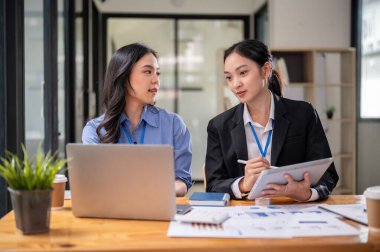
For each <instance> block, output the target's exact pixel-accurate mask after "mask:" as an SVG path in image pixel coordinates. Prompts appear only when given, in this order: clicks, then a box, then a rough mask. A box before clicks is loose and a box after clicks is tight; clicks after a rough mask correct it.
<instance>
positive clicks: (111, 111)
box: [96, 43, 158, 143]
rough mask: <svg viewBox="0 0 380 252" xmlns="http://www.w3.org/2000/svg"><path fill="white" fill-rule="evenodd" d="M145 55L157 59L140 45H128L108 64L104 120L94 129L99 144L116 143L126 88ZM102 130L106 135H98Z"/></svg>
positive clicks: (151, 51)
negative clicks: (138, 63)
mask: <svg viewBox="0 0 380 252" xmlns="http://www.w3.org/2000/svg"><path fill="white" fill-rule="evenodd" d="M147 53H151V54H153V55H154V56H155V57H156V58H158V56H157V53H156V52H155V51H154V50H153V49H151V48H149V47H147V46H146V45H143V44H140V43H134V44H129V45H126V46H123V47H121V48H120V49H118V50H117V51H116V52H115V53H114V54H113V55H112V57H111V60H110V62H109V64H108V67H107V71H106V75H105V79H104V85H103V108H104V119H103V121H102V122H101V123H100V124H99V126H98V127H97V128H96V133H97V134H98V136H99V142H100V143H116V142H117V141H118V139H119V137H120V125H119V118H120V115H121V114H122V113H123V111H124V107H125V103H126V97H127V96H126V90H127V88H126V87H127V86H126V85H128V86H129V87H131V84H130V76H131V72H132V69H133V67H134V65H135V64H136V63H137V62H138V61H139V60H140V59H141V58H142V57H144V56H145V55H146V54H147ZM102 128H104V129H105V131H106V133H105V134H104V135H101V134H100V130H101V129H102Z"/></svg>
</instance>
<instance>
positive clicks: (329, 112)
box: [325, 105, 335, 119]
mask: <svg viewBox="0 0 380 252" xmlns="http://www.w3.org/2000/svg"><path fill="white" fill-rule="evenodd" d="M325 112H326V116H327V119H331V118H333V116H334V112H335V107H334V106H333V105H331V106H327V108H326V109H325Z"/></svg>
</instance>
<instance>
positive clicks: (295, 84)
mask: <svg viewBox="0 0 380 252" xmlns="http://www.w3.org/2000/svg"><path fill="white" fill-rule="evenodd" d="M287 87H306V88H312V87H314V85H313V83H310V82H290V83H289V84H288V86H287Z"/></svg>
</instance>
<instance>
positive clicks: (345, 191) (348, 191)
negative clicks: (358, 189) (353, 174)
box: [332, 186, 353, 195]
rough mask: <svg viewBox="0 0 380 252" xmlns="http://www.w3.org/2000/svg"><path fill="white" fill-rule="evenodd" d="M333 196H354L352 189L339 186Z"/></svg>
mask: <svg viewBox="0 0 380 252" xmlns="http://www.w3.org/2000/svg"><path fill="white" fill-rule="evenodd" d="M332 194H334V195H341V194H346V195H348V194H349V195H351V194H353V190H352V189H351V188H347V187H342V186H338V187H336V188H335V189H334V191H333V193H332Z"/></svg>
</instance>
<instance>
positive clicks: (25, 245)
mask: <svg viewBox="0 0 380 252" xmlns="http://www.w3.org/2000/svg"><path fill="white" fill-rule="evenodd" d="M361 200H363V199H362V196H331V197H330V198H329V199H328V200H326V201H324V203H329V204H352V203H358V202H360V201H361ZM272 202H273V204H294V202H292V201H291V200H289V199H286V198H281V199H275V200H273V201H272ZM177 203H182V204H184V203H187V199H186V198H178V199H177ZM231 204H232V205H251V204H253V202H250V201H233V202H231ZM347 223H349V224H352V225H353V226H355V227H357V228H358V229H359V230H360V235H358V236H343V237H318V238H293V239H211V238H169V237H167V236H166V233H167V230H168V226H169V222H164V221H134V220H113V219H90V218H75V217H74V216H73V215H72V213H71V201H66V202H65V208H64V209H63V210H57V211H52V212H51V223H50V232H49V233H45V234H37V235H29V236H26V235H22V234H20V233H18V232H17V231H16V227H15V223H14V215H13V212H11V213H9V214H8V215H6V216H5V217H4V218H2V219H1V220H0V251H181V252H185V251H248V250H249V251H255V252H258V251H281V252H285V251H302V252H310V251H318V252H328V251H333V252H337V251H356V252H357V251H380V234H376V233H372V232H368V228H367V227H365V226H362V225H359V224H357V223H354V222H351V221H347Z"/></svg>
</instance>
